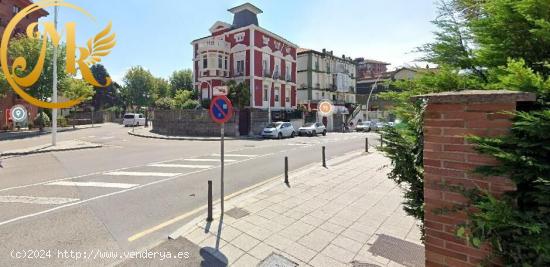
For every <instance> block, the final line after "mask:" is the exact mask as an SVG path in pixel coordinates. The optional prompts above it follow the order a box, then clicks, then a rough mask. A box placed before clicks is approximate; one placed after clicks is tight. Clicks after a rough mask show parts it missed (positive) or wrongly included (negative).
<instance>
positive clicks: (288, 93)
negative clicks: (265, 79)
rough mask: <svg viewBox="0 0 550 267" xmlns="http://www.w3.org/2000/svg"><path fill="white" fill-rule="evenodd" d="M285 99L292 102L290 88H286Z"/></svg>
mask: <svg viewBox="0 0 550 267" xmlns="http://www.w3.org/2000/svg"><path fill="white" fill-rule="evenodd" d="M285 101H286V102H287V103H290V88H285Z"/></svg>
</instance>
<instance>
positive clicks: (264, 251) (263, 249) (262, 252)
mask: <svg viewBox="0 0 550 267" xmlns="http://www.w3.org/2000/svg"><path fill="white" fill-rule="evenodd" d="M272 252H279V250H278V249H276V248H274V247H272V246H270V245H268V244H266V243H259V244H258V245H257V246H255V247H254V248H252V249H251V250H250V251H249V252H248V253H249V254H250V255H252V256H254V257H255V258H257V259H259V260H263V259H265V258H266V257H267V256H269V255H270V254H271V253H272Z"/></svg>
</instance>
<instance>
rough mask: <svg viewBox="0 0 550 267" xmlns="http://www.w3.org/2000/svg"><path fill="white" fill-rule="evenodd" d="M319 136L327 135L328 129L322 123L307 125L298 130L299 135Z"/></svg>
mask: <svg viewBox="0 0 550 267" xmlns="http://www.w3.org/2000/svg"><path fill="white" fill-rule="evenodd" d="M318 134H322V135H323V136H325V135H327V128H326V127H325V125H324V124H322V123H320V122H310V123H306V124H304V126H302V127H300V129H298V135H309V136H314V135H318Z"/></svg>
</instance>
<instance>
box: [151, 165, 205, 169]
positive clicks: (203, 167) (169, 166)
mask: <svg viewBox="0 0 550 267" xmlns="http://www.w3.org/2000/svg"><path fill="white" fill-rule="evenodd" d="M149 166H151V167H161V168H190V169H208V168H212V167H214V166H213V165H188V164H151V165H149Z"/></svg>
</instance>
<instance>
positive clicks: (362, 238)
mask: <svg viewBox="0 0 550 267" xmlns="http://www.w3.org/2000/svg"><path fill="white" fill-rule="evenodd" d="M342 235H343V236H345V237H347V238H350V239H353V240H355V241H357V242H359V243H361V244H364V243H367V241H369V239H370V238H371V236H372V235H373V234H366V233H363V232H361V231H357V230H354V229H351V228H348V229H346V230H345V231H344V232H342Z"/></svg>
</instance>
